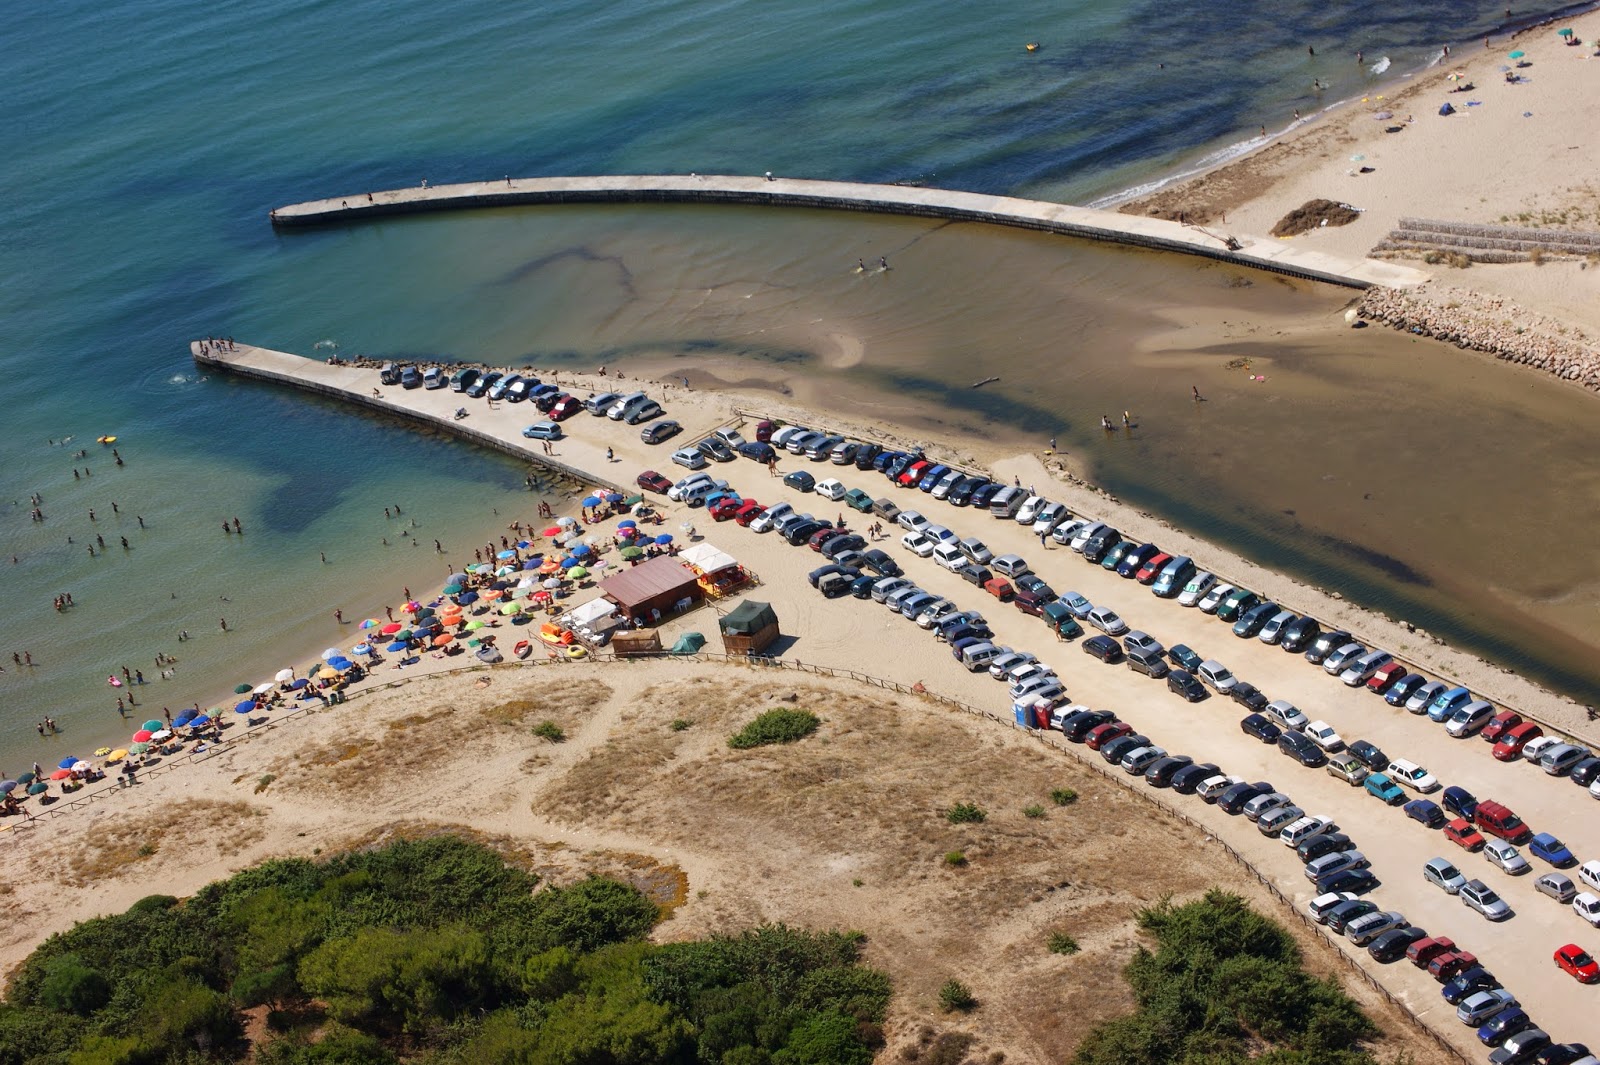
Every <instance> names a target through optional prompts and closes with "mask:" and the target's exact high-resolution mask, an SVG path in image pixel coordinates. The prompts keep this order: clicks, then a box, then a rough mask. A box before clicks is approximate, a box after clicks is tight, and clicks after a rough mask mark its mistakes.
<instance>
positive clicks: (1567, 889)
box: [1533, 873, 1578, 903]
mask: <svg viewBox="0 0 1600 1065" xmlns="http://www.w3.org/2000/svg"><path fill="white" fill-rule="evenodd" d="M1533 890H1535V891H1537V892H1538V893H1539V894H1541V895H1548V896H1550V897H1551V898H1552V899H1555V900H1556V901H1557V902H1560V903H1568V902H1571V901H1572V900H1573V898H1574V897H1575V896H1576V895H1577V894H1578V886H1577V885H1576V884H1574V883H1573V882H1572V878H1571V877H1570V876H1566V875H1565V874H1562V873H1546V874H1544V875H1543V876H1541V877H1540V878H1539V879H1537V880H1535V881H1534V882H1533Z"/></svg>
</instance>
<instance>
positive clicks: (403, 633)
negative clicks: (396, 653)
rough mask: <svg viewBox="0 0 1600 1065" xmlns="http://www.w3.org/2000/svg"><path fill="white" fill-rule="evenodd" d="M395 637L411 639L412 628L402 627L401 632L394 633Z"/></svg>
mask: <svg viewBox="0 0 1600 1065" xmlns="http://www.w3.org/2000/svg"><path fill="white" fill-rule="evenodd" d="M394 638H395V639H397V640H409V639H411V630H410V629H401V630H400V631H399V632H397V633H395V634H394Z"/></svg>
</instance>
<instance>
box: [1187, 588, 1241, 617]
mask: <svg viewBox="0 0 1600 1065" xmlns="http://www.w3.org/2000/svg"><path fill="white" fill-rule="evenodd" d="M1231 591H1233V585H1231V584H1213V585H1212V586H1211V590H1210V591H1209V592H1207V593H1206V594H1205V595H1202V596H1201V597H1200V602H1198V603H1196V604H1195V605H1196V606H1198V607H1199V608H1200V612H1201V613H1203V614H1215V613H1216V612H1217V607H1219V606H1221V605H1222V600H1223V599H1225V598H1226V597H1227V595H1228V593H1229V592H1231Z"/></svg>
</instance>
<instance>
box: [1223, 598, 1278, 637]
mask: <svg viewBox="0 0 1600 1065" xmlns="http://www.w3.org/2000/svg"><path fill="white" fill-rule="evenodd" d="M1279 610H1280V607H1279V606H1278V604H1277V603H1273V602H1266V603H1258V604H1256V605H1255V606H1253V607H1251V608H1250V609H1249V610H1246V611H1244V612H1242V613H1241V614H1240V615H1239V617H1238V620H1236V621H1235V622H1234V623H1233V634H1234V635H1235V636H1237V637H1239V638H1240V639H1241V640H1243V639H1249V638H1250V637H1252V636H1256V635H1259V634H1260V632H1261V629H1262V627H1263V626H1265V625H1266V623H1267V622H1269V621H1271V620H1272V619H1273V618H1274V617H1276V616H1277V614H1278V612H1279Z"/></svg>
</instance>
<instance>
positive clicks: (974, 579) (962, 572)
mask: <svg viewBox="0 0 1600 1065" xmlns="http://www.w3.org/2000/svg"><path fill="white" fill-rule="evenodd" d="M956 576H957V577H960V578H961V579H962V580H964V581H968V582H969V583H972V584H976V585H977V586H978V587H979V588H982V587H983V585H984V583H985V582H986V581H988V580H989V579H990V578H991V577H993V576H994V574H992V573H990V572H989V571H988V570H986V569H984V568H983V567H982V566H978V565H967V566H962V567H961V568H960V569H958V570H956Z"/></svg>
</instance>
